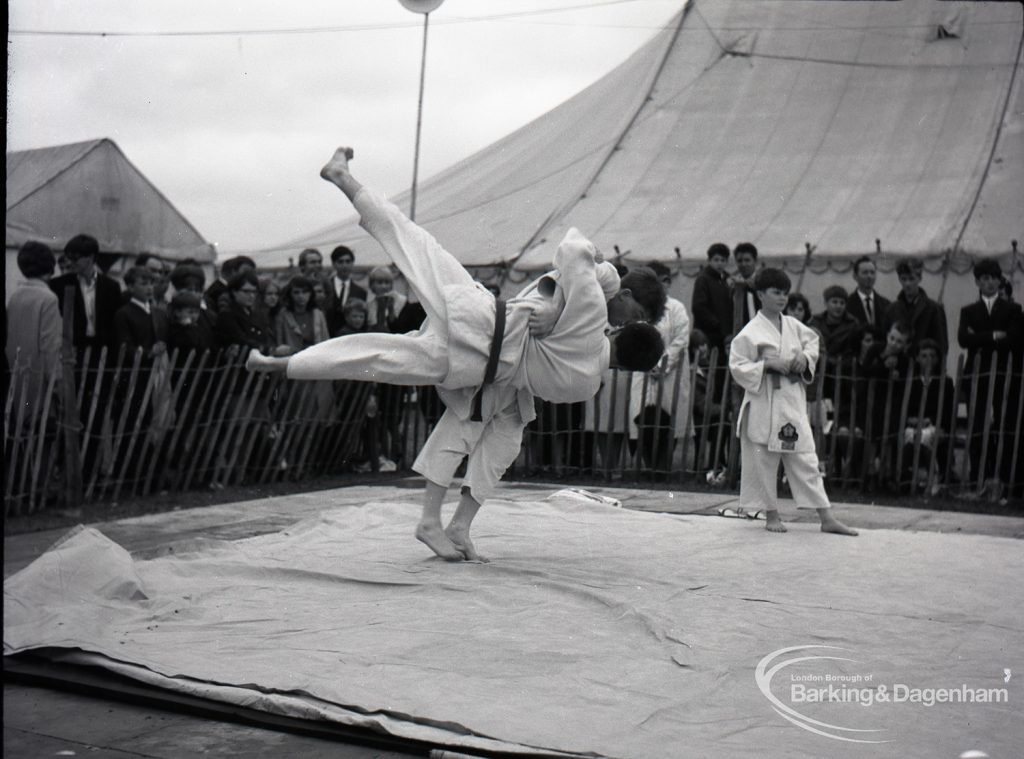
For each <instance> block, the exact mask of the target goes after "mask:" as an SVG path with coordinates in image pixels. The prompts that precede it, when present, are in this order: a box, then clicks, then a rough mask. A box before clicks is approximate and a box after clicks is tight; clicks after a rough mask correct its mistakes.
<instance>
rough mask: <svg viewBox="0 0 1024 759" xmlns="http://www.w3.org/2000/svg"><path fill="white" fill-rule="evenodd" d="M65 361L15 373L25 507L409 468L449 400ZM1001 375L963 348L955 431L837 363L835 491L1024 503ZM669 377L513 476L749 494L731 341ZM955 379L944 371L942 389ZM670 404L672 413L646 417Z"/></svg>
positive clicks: (203, 361)
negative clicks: (997, 491) (968, 361)
mask: <svg viewBox="0 0 1024 759" xmlns="http://www.w3.org/2000/svg"><path fill="white" fill-rule="evenodd" d="M65 359H66V360H65V362H64V368H63V375H62V376H60V377H57V376H44V375H41V374H40V373H39V372H34V371H31V370H29V369H28V368H26V367H24V366H19V365H18V364H17V363H16V364H15V366H14V367H13V368H12V371H11V375H10V384H9V387H8V393H7V398H6V405H5V411H4V422H5V452H6V461H5V464H6V479H5V514H7V515H15V514H25V513H30V512H34V511H38V510H40V509H44V508H50V507H55V506H56V507H67V506H69V505H77V504H78V503H81V502H82V501H83V500H84V501H92V502H101V501H118V500H119V499H125V498H136V497H141V496H146V495H148V494H151V493H154V492H160V491H177V492H181V491H189V490H195V489H198V488H210V487H214V488H217V487H223V486H227V485H234V484H263V483H270V482H278V481H283V480H295V481H298V480H303V479H306V478H309V477H315V476H318V475H323V474H336V473H340V472H342V471H348V470H351V468H352V466H353V464H355V463H364V462H367V463H365V464H364V468H366V467H368V468H371V469H373V470H377V469H378V468H379V467H380V466H381V464H382V462H386V460H388V459H390V460H392V461H394V463H395V465H396V466H397V468H398V469H400V470H405V469H408V468H409V466H411V464H412V461H413V460H414V458H415V456H416V454H417V452H418V451H419V450H420V448H421V447H422V445H423V442H424V440H425V439H426V437H427V435H429V433H430V430H431V429H432V427H433V424H434V423H435V422H436V421H437V419H438V418H440V416H441V413H442V411H443V406H442V405H441V403H440V400H439V398H438V397H437V395H436V392H435V391H434V390H433V388H388V387H381V386H375V385H373V384H371V383H362V382H304V381H294V380H287V379H285V378H284V377H283V376H281V375H266V374H253V373H250V372H248V371H246V370H245V367H244V354H243V353H240V352H238V351H225V352H217V353H214V352H205V353H202V354H196V353H189V354H187V355H180V354H174V355H170V356H167V357H166V358H165V359H164V360H159V361H156V362H153V361H151V360H147V359H146V358H145V357H144V356H143V355H142V353H141V352H139V353H136V354H135V355H132V356H127V357H126V356H124V355H123V354H122V355H111V354H109V353H108V352H107V351H106V349H103V350H101V351H99V352H94V351H90V350H87V351H86V352H85V353H84V354H83V355H80V356H77V357H74V358H71V357H68V356H66V357H65ZM822 365H825V362H824V361H823V362H822ZM684 366H685V365H684ZM996 369H997V367H996V365H995V359H993V363H992V365H991V366H987V367H981V366H973V367H966V366H965V365H964V360H963V357H961V358H960V360H959V361H958V362H957V365H956V372H955V378H954V379H953V383H952V390H951V393H952V399H951V400H950V399H948V398H946V397H940V399H939V403H938V405H939V407H940V408H942V407H943V404H946V403H949V404H951V407H952V408H953V409H954V410H953V413H952V421H951V424H950V428H949V429H948V430H947V433H946V434H945V435H943V434H942V433H934V432H929V430H928V428H927V427H926V425H925V424H924V413H923V398H924V396H923V395H922V401H921V403H920V404H919V407H918V408H911V405H910V398H911V388H912V386H913V384H914V383H915V382H920V378H919V377H917V376H915V374H913V373H911V374H909V375H908V376H906V377H904V378H901V379H898V380H880V379H877V378H866V377H863V376H858V375H857V372H856V368H855V367H853V366H851V365H849V364H840V365H837V366H832V367H829V368H828V369H825V370H823V371H819V372H818V375H817V380H816V384H815V386H814V388H813V391H812V393H811V394H810V395H811V396H812V397H813V398H814V399H815V400H813V401H811V402H810V403H809V409H810V412H811V414H812V426H813V428H814V432H815V437H816V446H817V451H818V455H819V459H820V460H821V465H822V469H823V471H824V473H825V476H826V483H827V484H828V486H829V488H830V489H832V490H835V491H843V492H851V493H863V492H872V491H873V492H878V493H893V494H910V495H925V496H933V495H938V494H940V493H941V494H943V495H949V496H964V497H977V496H978V494H979V493H981V491H982V490H983V489H984V488H985V487H986V485H987V481H988V479H989V477H988V476H986V473H989V475H998V476H999V477H1000V478H1001V481H1002V484H1003V486H1004V487H1005V488H1006V489H1007V490H1005V491H1004V494H1005V493H1009V494H1010V495H1011V497H1017V498H1019V497H1020V492H1021V489H1022V484H1024V483H1022V480H1024V465H1022V464H1021V463H1020V459H1021V456H1022V450H1021V448H1022V445H1024V444H1022V442H1021V433H1022V422H1021V420H1022V416H1024V393H1022V392H1021V385H1022V383H1021V371H1020V368H1019V367H1018V368H1016V369H1015V370H1014V371H1013V372H1010V373H1007V372H1006V371H1002V372H1000V371H996ZM669 376H670V377H672V378H673V381H671V382H665V381H659V380H657V379H655V378H654V376H653V375H642V376H636V377H634V376H633V375H630V374H627V373H622V374H620V373H619V372H617V371H615V372H612V373H611V374H610V381H608V382H606V383H605V385H604V386H603V387H602V389H601V391H600V392H599V394H598V396H597V397H596V398H595V399H594V400H592V401H589V402H587V403H580V404H540V403H538V409H539V414H538V418H537V420H536V421H535V422H534V423H532V424H531V425H530V427H529V428H528V429H527V431H526V434H525V435H524V443H523V449H522V452H521V455H520V457H519V459H518V460H517V462H516V463H515V464H514V466H513V468H512V471H511V473H510V476H512V477H524V476H531V475H537V474H539V475H542V476H562V477H569V478H576V479H581V480H584V481H589V480H600V481H606V482H615V481H629V482H638V483H640V482H645V483H664V484H668V485H680V486H683V485H692V484H693V483H699V484H700V485H702V486H703V485H707V484H709V483H710V484H711V485H712V486H714V487H722V488H729V489H735V487H736V486H737V483H738V472H739V467H738V461H739V451H738V446H737V445H736V443H735V431H734V426H733V424H734V418H735V414H736V411H737V410H738V408H739V402H740V400H741V398H742V393H741V392H740V391H739V389H738V388H737V386H736V385H735V384H734V383H733V382H732V381H731V379H730V378H729V374H728V371H727V370H725V368H724V367H723V366H721V363H720V360H719V356H718V355H717V354H716V353H715V352H712V355H711V357H710V362H709V364H708V365H707V366H702V367H698V366H688V367H687V368H685V369H684V370H683V371H678V372H675V373H673V374H672V375H669ZM945 379H946V377H945V370H944V369H943V373H942V375H941V376H940V377H939V378H938V380H937V381H938V382H939V383H940V384H939V386H940V387H942V388H945V387H946V383H945ZM683 383H689V387H688V388H687V387H684V385H683ZM637 393H639V394H641V395H640V396H639V397H640V398H643V399H644V402H643V403H640V402H638V399H637V398H636V397H635V396H636V394H637ZM945 394H946V391H945V390H943V391H941V393H940V395H941V396H945ZM997 395H998V396H999V397H1000V398H1001V404H1002V405H1001V409H1002V413H1001V418H999V419H996V418H994V417H993V415H992V413H991V411H990V408H989V407H990V406H991V405H992V404H991V403H984V404H983V403H981V402H980V401H981V400H984V399H986V398H989V399H991V398H993V397H995V396H997ZM686 399H688V400H689V402H685V401H686ZM663 405H664V406H665V408H664V410H663V411H662V412H654V413H650V412H651V409H648V410H647V411H644V408H645V407H653V408H654V409H657V408H659V407H661V406H663ZM638 410H639V416H638V413H637V412H638ZM680 415H681V416H680ZM972 449H973V450H974V456H975V459H976V462H977V464H976V466H975V467H974V468H972V467H971V466H970V458H971V451H972Z"/></svg>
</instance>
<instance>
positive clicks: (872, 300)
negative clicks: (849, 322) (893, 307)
mask: <svg viewBox="0 0 1024 759" xmlns="http://www.w3.org/2000/svg"><path fill="white" fill-rule="evenodd" d="M876 275H877V268H876V267H875V262H874V261H872V260H871V259H870V258H869V257H868V256H861V257H860V258H858V259H857V260H856V261H854V262H853V278H854V280H856V282H857V287H856V289H855V290H854V291H853V292H851V293H850V294H849V295H848V296H847V297H846V313H848V314H849V315H850V316H852V317H853V318H854V319H856V320H857V321H859V322H860V323H862V324H867V325H868V326H869V327H871V328H873V329H874V330H876V331H877V332H879V333H881V332H882V331H883V330H884V329H885V312H886V311H888V310H889V306H890V301H889V300H888V299H886V298H883V297H882V296H881V295H879V294H878V292H877V291H876V290H875V277H876Z"/></svg>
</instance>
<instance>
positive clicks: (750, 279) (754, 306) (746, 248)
mask: <svg viewBox="0 0 1024 759" xmlns="http://www.w3.org/2000/svg"><path fill="white" fill-rule="evenodd" d="M732 257H733V258H734V259H735V260H736V274H734V275H733V277H732V280H731V284H732V314H733V317H732V324H733V328H732V333H733V334H734V335H735V334H737V333H738V332H739V331H740V330H741V329H743V328H744V327H745V326H747V322H749V321H750V320H751V319H753V318H754V315H755V314H756V313H757V312H758V311H760V310H761V299H760V298H758V297H757V290H755V289H754V276H755V275H756V274H757V248H756V247H755V246H754V243H752V242H741V243H740V244H739V245H737V246H736V249H735V250H733V252H732Z"/></svg>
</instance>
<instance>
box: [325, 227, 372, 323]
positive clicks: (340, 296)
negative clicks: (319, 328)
mask: <svg viewBox="0 0 1024 759" xmlns="http://www.w3.org/2000/svg"><path fill="white" fill-rule="evenodd" d="M355 261H356V256H355V253H353V252H352V251H351V250H350V249H349V248H347V247H346V246H344V245H339V246H338V247H336V248H335V249H334V250H332V251H331V264H333V265H334V274H333V275H332V276H331V278H330V279H328V280H327V282H326V284H327V290H326V294H327V299H326V300H325V301H324V316H326V317H327V331H328V332H330V334H331V337H336V336H337V335H338V333H339V332H340V331H341V328H342V327H344V326H345V317H344V315H343V313H342V309H344V308H345V304H346V303H348V302H349V301H350V300H353V299H358V300H362V301H365V300H366V290H365V289H364V288H362V287H360V286H359V285H357V284H356V283H355V282H353V281H352V267H353V266H354V265H355Z"/></svg>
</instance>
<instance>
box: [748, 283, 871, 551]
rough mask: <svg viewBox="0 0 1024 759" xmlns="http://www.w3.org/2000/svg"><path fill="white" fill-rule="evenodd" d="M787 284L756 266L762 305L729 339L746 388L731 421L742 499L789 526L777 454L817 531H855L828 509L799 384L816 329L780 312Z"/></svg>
mask: <svg viewBox="0 0 1024 759" xmlns="http://www.w3.org/2000/svg"><path fill="white" fill-rule="evenodd" d="M789 288H790V282H789V277H788V276H786V273H785V272H784V271H782V270H781V269H762V270H761V271H760V272H758V274H757V278H756V279H755V280H754V289H755V290H757V294H758V297H760V299H761V310H760V311H758V312H757V315H756V316H755V317H754V318H753V319H751V320H750V321H749V322H747V325H746V326H745V327H744V328H743V329H741V330H740V332H739V334H738V335H736V337H734V338H733V340H732V344H731V345H730V346H729V371H731V372H732V377H733V379H734V380H736V383H737V384H738V385H739V386H740V387H742V388H743V389H744V390H745V391H746V392H745V393H744V395H743V404H742V405H741V406H740V414H739V422H738V423H737V425H736V435H737V436H738V437H739V438H740V451H741V467H742V468H741V470H740V505H741V506H742V507H743V508H745V509H746V510H747V511H748V512H749V513H751V514H752V513H754V512H755V511H757V510H758V509H764V510H765V512H766V519H767V522H766V524H765V527H766V528H767V529H768V530H769V531H770V532H786V527H785V526H784V525H783V524H782V520H781V519H780V518H779V507H778V499H777V493H778V491H777V482H776V477H777V475H778V471H779V459H780V458H781V459H782V463H783V465H784V466H785V467H786V476H787V477H788V478H789V486H790V488H791V489H792V490H793V497H794V498H795V499H796V502H797V506H809V507H812V508H815V509H817V511H818V518H819V519H820V520H821V529H822V532H834V533H838V534H840V535H856V534H857V531H856V530H851V529H850V528H849V527H847V526H846V525H845V524H843V523H842V522H840V521H838V520H837V519H836V518H835V517H834V516H832V509H831V504H830V503H829V501H828V496H827V495H826V494H825V486H824V484H823V482H822V478H821V473H820V472H819V471H818V456H817V454H816V453H815V451H814V436H813V435H812V433H811V424H810V421H809V419H808V418H807V395H806V393H805V391H804V384H805V383H806V384H809V383H810V382H812V381H813V380H814V366H815V364H816V363H817V361H818V334H817V333H816V332H815V331H814V330H813V329H811V328H810V327H806V326H804V325H803V324H801V323H800V320H799V319H796V318H794V317H792V316H785V315H783V313H782V311H783V309H785V307H786V300H787V296H788V295H789Z"/></svg>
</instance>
